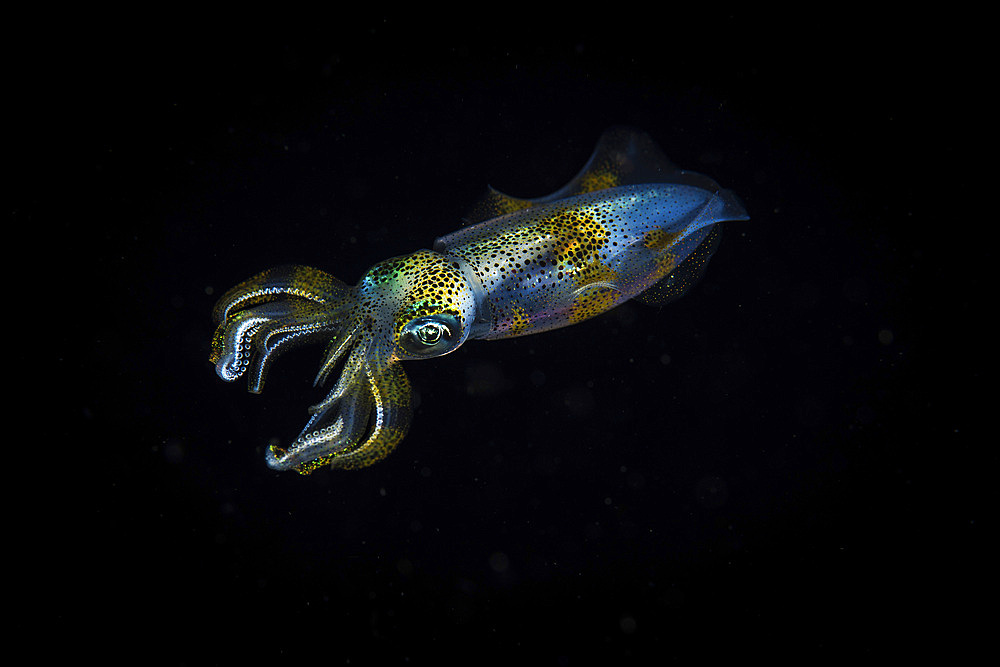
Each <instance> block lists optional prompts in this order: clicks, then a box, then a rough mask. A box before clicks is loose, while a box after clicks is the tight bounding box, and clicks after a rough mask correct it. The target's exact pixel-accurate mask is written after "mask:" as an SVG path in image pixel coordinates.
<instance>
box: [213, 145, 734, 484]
mask: <svg viewBox="0 0 1000 667" xmlns="http://www.w3.org/2000/svg"><path fill="white" fill-rule="evenodd" d="M748 219H749V218H748V216H747V213H746V210H745V209H744V207H743V205H742V204H741V203H740V200H739V199H738V198H737V197H736V195H735V194H733V193H732V192H731V191H729V190H725V189H723V188H721V187H719V185H718V184H717V183H716V182H715V181H713V180H712V179H711V178H709V177H707V176H704V175H701V174H697V173H693V172H690V171H683V170H680V169H678V168H677V167H675V166H674V165H673V164H672V163H671V162H670V161H669V160H668V159H667V158H666V156H665V155H664V154H663V152H662V151H661V150H660V148H659V147H658V146H657V145H656V144H655V143H654V142H653V140H652V139H651V138H650V137H649V136H648V135H646V134H645V133H642V132H639V131H636V130H633V129H630V128H623V127H616V128H612V129H610V130H608V131H606V132H605V133H604V134H603V135H602V136H601V138H600V139H599V141H598V143H597V147H596V148H595V150H594V152H593V154H592V155H591V157H590V159H589V161H588V162H587V163H586V165H585V166H584V168H583V169H582V170H581V171H580V172H579V173H578V174H577V175H576V177H574V178H573V179H572V180H571V181H570V182H569V183H568V184H566V185H565V186H564V187H562V188H560V189H559V190H557V191H555V192H553V193H552V194H550V195H548V196H545V197H538V198H532V199H521V198H517V197H512V196H509V195H506V194H503V193H501V192H499V191H497V190H495V189H493V188H489V189H488V190H487V193H486V195H485V197H484V198H483V199H482V201H480V202H479V203H478V204H477V205H476V206H475V207H473V209H472V212H471V213H470V215H469V216H468V218H467V220H466V224H465V225H464V226H462V227H461V228H460V229H459V230H458V231H455V232H452V233H450V234H447V235H445V236H441V237H439V238H438V239H437V240H435V241H434V244H433V248H432V249H430V250H427V249H423V250H417V251H416V252H414V253H412V254H409V255H403V256H399V257H392V258H390V259H386V260H384V261H381V262H379V263H377V264H375V265H374V266H373V267H371V268H370V269H369V270H368V271H367V272H366V273H365V274H364V275H363V276H362V277H361V279H360V280H359V281H358V283H357V284H356V285H354V286H349V285H347V284H345V283H343V282H341V281H340V280H338V279H337V278H334V277H333V276H332V275H330V274H328V273H325V272H324V271H321V270H319V269H315V268H312V267H308V266H298V265H294V266H281V267H277V268H272V269H268V270H266V271H263V272H262V273H259V274H257V275H255V276H253V277H252V278H250V279H248V280H246V281H245V282H242V283H240V284H239V285H237V286H236V287H233V288H232V289H231V290H229V291H228V292H226V293H225V294H224V295H223V296H222V298H220V299H219V301H218V303H217V305H216V306H215V310H214V318H215V321H216V323H217V325H218V326H217V329H216V331H215V334H214V336H213V338H212V343H211V355H210V361H211V362H212V363H213V364H214V365H215V370H216V372H217V373H218V375H219V377H220V378H222V379H223V380H225V381H227V382H232V381H234V380H236V379H237V378H239V377H241V376H244V375H245V376H247V377H248V382H249V390H250V391H251V392H254V393H259V392H260V391H261V389H262V388H263V385H264V378H265V376H266V374H267V371H268V369H269V368H270V367H271V364H272V363H273V362H274V360H275V359H276V358H277V357H278V356H279V355H280V354H282V353H283V352H285V351H287V350H289V349H291V348H293V347H296V346H298V345H300V344H303V343H311V342H319V341H325V342H326V343H327V345H326V351H325V353H324V356H323V359H322V363H321V364H320V367H319V371H318V373H317V375H316V378H315V382H314V385H324V384H325V383H326V382H327V381H329V380H331V379H332V378H335V381H333V382H332V387H331V388H330V390H329V392H328V393H327V394H326V397H325V398H324V399H323V400H321V401H320V402H319V403H317V404H316V405H313V406H312V407H311V408H309V413H310V417H309V420H308V422H307V423H306V426H305V428H304V429H303V430H302V432H301V433H300V434H299V436H298V437H297V438H296V439H295V441H294V442H292V443H291V444H290V445H289V446H287V447H283V446H279V445H274V444H272V445H269V446H268V449H267V453H266V460H267V465H268V466H270V467H271V468H273V469H275V470H296V471H298V472H299V473H303V474H307V473H310V472H312V471H314V470H316V469H317V468H320V467H322V466H330V467H332V468H344V469H349V468H360V467H363V466H368V465H370V464H372V463H374V462H376V461H379V460H380V459H382V458H384V457H385V456H386V455H388V454H389V453H390V452H391V451H392V450H393V449H395V447H396V445H398V444H399V442H400V441H401V440H402V439H403V437H404V436H405V435H406V432H407V430H408V428H409V425H410V420H411V417H412V413H413V407H412V390H411V386H410V382H409V380H408V379H407V377H406V373H405V372H404V371H403V364H402V362H404V361H415V360H420V359H430V358H433V357H440V356H442V355H445V354H449V353H451V352H454V351H455V350H457V349H458V348H459V347H461V346H462V344H464V343H465V342H466V341H469V340H499V339H503V338H510V337H513V336H524V335H528V334H535V333H541V332H543V331H549V330H552V329H557V328H559V327H565V326H569V325H571V324H576V323H577V322H582V321H584V320H587V319H589V318H592V317H595V316H597V315H600V314H601V313H605V312H607V311H608V310H610V309H612V308H614V307H615V306H617V305H619V304H621V303H623V302H625V301H628V300H629V299H634V298H637V299H639V300H642V301H647V302H650V303H655V304H661V305H662V304H664V303H668V302H670V301H672V300H674V299H676V298H677V297H679V296H681V295H682V294H684V293H685V292H687V291H688V290H690V288H691V286H692V285H693V284H694V283H695V282H697V280H698V279H699V278H700V277H701V275H702V274H703V273H704V271H705V267H706V264H707V263H708V260H709V258H710V257H711V256H712V254H713V252H714V250H715V248H716V246H717V244H718V241H719V230H720V229H721V226H720V225H719V224H718V223H720V222H727V221H740V220H748Z"/></svg>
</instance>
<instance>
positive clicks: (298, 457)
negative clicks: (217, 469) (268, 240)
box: [210, 250, 482, 474]
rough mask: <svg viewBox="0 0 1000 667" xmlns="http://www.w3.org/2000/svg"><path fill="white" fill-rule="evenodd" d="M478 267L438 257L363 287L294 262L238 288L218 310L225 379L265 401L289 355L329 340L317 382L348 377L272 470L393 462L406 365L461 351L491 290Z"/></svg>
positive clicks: (276, 450)
mask: <svg viewBox="0 0 1000 667" xmlns="http://www.w3.org/2000/svg"><path fill="white" fill-rule="evenodd" d="M469 271H470V269H469V267H468V265H466V264H465V263H464V262H462V261H460V260H456V259H455V258H450V257H446V256H443V255H440V254H438V253H435V252H432V251H430V250H420V251H417V252H415V253H413V254H411V255H405V256H402V257H394V258H391V259H387V260H385V261H383V262H380V263H378V264H376V265H375V266H373V267H372V268H371V269H369V270H368V272H367V273H366V274H365V275H364V277H362V279H361V280H360V281H359V282H358V284H357V285H356V286H354V287H351V286H348V285H346V284H344V283H342V282H341V281H339V280H337V279H336V278H334V277H333V276H331V275H329V274H327V273H324V272H323V271H320V270H318V269H314V268H310V267H304V266H285V267H278V268H275V269H271V270H268V271H264V272H263V273H260V274H258V275H256V276H254V277H253V278H250V279H249V280H247V281H245V282H243V283H241V284H239V285H237V286H236V287H234V288H233V289H231V290H229V292H227V293H226V294H225V295H224V296H223V297H222V298H221V299H220V300H219V303H218V304H217V305H216V307H215V313H214V316H215V320H216V322H217V324H218V328H217V329H216V332H215V335H214V337H213V340H212V354H211V357H210V359H211V361H212V363H214V364H215V368H216V372H217V373H218V375H219V377H221V378H222V379H223V380H226V381H229V382H231V381H233V380H236V379H237V378H239V377H241V376H243V375H247V376H248V382H249V388H250V391H252V392H254V393H259V392H260V391H261V389H262V388H263V384H264V379H265V376H266V374H267V371H268V368H269V367H270V365H271V363H272V362H273V361H274V360H275V359H276V358H277V357H278V356H279V355H280V354H281V353H283V352H285V351H286V350H289V349H291V348H292V347H295V346H297V345H300V344H303V343H309V342H318V341H322V340H325V341H328V345H327V349H326V353H325V355H324V358H323V362H322V364H321V366H320V369H319V372H318V373H317V375H316V380H315V383H314V384H317V385H323V384H324V383H325V382H326V381H327V380H328V379H329V378H331V377H332V376H335V375H336V376H337V380H336V382H335V383H334V384H333V386H332V388H331V389H330V391H329V393H328V394H327V395H326V398H324V399H323V400H322V401H321V402H320V403H318V404H316V405H314V406H312V407H311V408H310V409H309V412H310V413H311V416H310V418H309V421H308V422H307V423H306V426H305V428H304V429H303V430H302V432H301V433H300V434H299V436H298V438H296V440H295V441H294V442H293V443H292V444H291V445H290V446H289V447H287V448H284V447H279V446H277V445H270V446H269V449H268V453H267V464H268V465H269V466H270V467H271V468H273V469H275V470H289V469H294V470H297V471H298V472H300V473H304V474H305V473H310V472H312V471H313V470H315V469H317V468H319V467H321V466H324V465H330V466H332V467H334V468H360V467H363V466H367V465H370V464H372V463H374V462H375V461H378V460H380V459H382V458H384V457H385V456H386V455H387V454H389V452H391V451H392V450H393V449H394V448H395V447H396V445H397V443H399V441H400V440H402V439H403V437H404V436H405V435H406V431H407V429H408V428H409V425H410V418H411V416H412V391H411V388H410V383H409V380H408V379H407V377H406V373H405V372H404V371H403V367H402V365H401V364H400V363H399V362H400V361H403V360H411V359H427V358H432V357H439V356H441V355H443V354H448V353H449V352H452V351H454V350H456V349H457V348H458V347H459V346H460V345H461V344H462V343H464V342H465V341H466V339H468V337H469V334H470V333H471V332H472V330H473V327H474V326H475V325H476V316H477V312H479V303H480V302H481V300H482V294H481V293H479V292H481V289H477V287H476V283H475V281H474V280H471V279H470V275H469Z"/></svg>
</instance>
